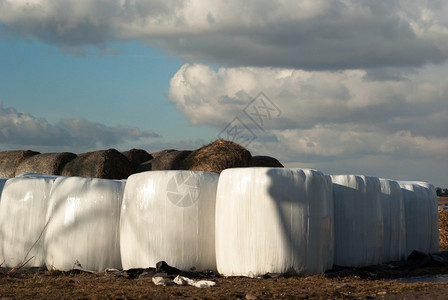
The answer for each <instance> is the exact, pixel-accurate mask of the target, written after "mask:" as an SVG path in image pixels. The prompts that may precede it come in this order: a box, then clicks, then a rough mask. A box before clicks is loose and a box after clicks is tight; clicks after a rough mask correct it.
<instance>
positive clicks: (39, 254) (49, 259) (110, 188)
mask: <svg viewBox="0 0 448 300" xmlns="http://www.w3.org/2000/svg"><path fill="white" fill-rule="evenodd" d="M124 186H125V183H124V182H122V181H113V180H104V179H94V178H81V177H56V176H42V175H38V176H36V175H33V174H24V175H22V176H20V177H17V178H12V179H9V180H7V182H6V184H5V187H4V189H3V193H2V196H1V201H0V239H1V241H2V242H1V244H0V261H3V266H6V267H16V266H18V265H26V266H28V267H41V266H44V265H45V264H46V265H47V267H48V268H55V269H59V270H70V269H73V268H74V267H76V266H78V267H79V265H81V266H82V267H83V268H86V269H89V270H94V271H102V270H104V269H105V268H107V267H113V268H120V267H121V258H120V251H119V220H120V209H121V201H122V196H123V191H124Z"/></svg>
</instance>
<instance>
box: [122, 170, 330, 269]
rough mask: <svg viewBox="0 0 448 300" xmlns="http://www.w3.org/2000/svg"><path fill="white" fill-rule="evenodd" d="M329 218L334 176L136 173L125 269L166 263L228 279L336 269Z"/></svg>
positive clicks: (126, 219) (129, 186) (125, 216)
mask: <svg viewBox="0 0 448 300" xmlns="http://www.w3.org/2000/svg"><path fill="white" fill-rule="evenodd" d="M215 202H216V209H215ZM332 212H333V209H332V193H331V180H330V177H329V176H326V175H324V174H322V173H320V172H318V171H313V170H299V169H296V170H293V169H279V168H276V169H273V168H241V169H240V168H238V169H228V170H224V171H223V172H222V173H221V175H220V177H219V184H218V175H217V174H213V173H206V172H192V171H182V172H179V171H158V172H146V173H141V174H135V175H132V176H131V177H129V179H128V181H127V183H126V189H125V194H124V200H123V205H122V212H121V230H120V238H121V240H120V243H121V257H122V264H123V268H125V269H127V268H135V267H147V266H151V267H154V266H155V265H156V263H157V262H158V261H161V260H165V261H167V262H168V263H169V264H170V265H173V266H175V267H176V268H179V269H182V270H191V269H196V270H214V271H215V270H218V271H219V273H221V274H223V275H226V276H227V275H229V276H234V275H244V276H252V277H253V276H259V275H263V274H265V273H267V272H269V273H294V274H316V273H322V272H324V271H325V270H327V269H330V268H331V267H332V265H333V236H332V233H333V228H332V217H333V216H332ZM147 228H151V230H145V229H147ZM215 239H216V241H215ZM215 245H216V248H215Z"/></svg>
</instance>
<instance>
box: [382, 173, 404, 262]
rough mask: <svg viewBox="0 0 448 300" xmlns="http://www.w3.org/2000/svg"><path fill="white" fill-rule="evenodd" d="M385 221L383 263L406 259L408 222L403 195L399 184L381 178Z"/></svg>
mask: <svg viewBox="0 0 448 300" xmlns="http://www.w3.org/2000/svg"><path fill="white" fill-rule="evenodd" d="M380 184H381V206H382V210H383V219H384V252H383V253H384V254H383V255H384V256H383V262H389V261H398V260H403V259H405V258H406V254H407V253H406V220H405V209H404V200H403V194H402V192H401V188H400V185H399V184H398V182H396V181H394V180H390V179H383V178H380Z"/></svg>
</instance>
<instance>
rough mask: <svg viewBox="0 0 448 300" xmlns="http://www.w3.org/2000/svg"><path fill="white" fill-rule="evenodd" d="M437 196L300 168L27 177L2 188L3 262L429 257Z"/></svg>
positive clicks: (239, 264) (233, 267)
mask: <svg viewBox="0 0 448 300" xmlns="http://www.w3.org/2000/svg"><path fill="white" fill-rule="evenodd" d="M406 191H409V192H406ZM123 193H124V196H123ZM435 199H436V198H435V193H434V188H433V187H432V186H431V185H428V184H424V183H415V182H401V183H397V182H395V181H392V180H387V179H378V178H374V177H368V176H356V175H337V176H332V178H330V177H329V176H327V175H324V174H322V173H321V172H318V171H315V170H305V169H281V168H237V169H228V170H225V171H224V172H222V174H221V175H220V176H219V175H217V174H214V173H207V172H198V171H152V172H144V173H140V174H135V175H132V176H131V177H129V179H128V181H127V183H126V185H125V183H124V182H123V181H114V180H102V179H92V178H80V177H54V176H53V177H52V176H35V175H32V174H25V175H23V176H22V177H20V178H14V179H10V180H8V181H7V182H6V185H5V188H4V189H3V194H2V197H1V201H0V238H1V239H2V245H1V247H0V248H1V249H0V260H2V261H3V260H4V261H5V265H6V266H16V265H18V264H19V263H21V262H23V261H25V260H26V259H28V258H30V257H34V258H33V259H32V260H31V261H30V262H29V265H33V266H41V265H42V264H43V263H44V262H45V263H46V264H47V266H48V267H52V268H57V269H61V270H67V269H71V268H73V267H74V264H75V262H77V263H79V264H80V265H81V266H82V267H83V268H86V269H90V270H96V271H101V270H103V269H104V268H106V267H115V268H119V267H121V266H123V268H125V269H128V268H133V267H154V266H155V264H156V263H157V262H158V261H160V260H165V261H167V262H168V263H169V264H171V265H173V266H175V267H177V268H179V269H183V270H190V269H196V270H205V269H210V270H218V271H219V272H220V273H221V274H224V275H229V276H231V275H244V276H260V275H263V274H265V273H268V272H269V273H293V274H316V273H321V272H323V271H325V270H327V269H330V268H331V267H332V266H333V263H335V264H337V265H342V266H366V265H372V264H378V263H382V262H386V261H390V260H399V259H403V258H404V257H406V256H407V255H408V254H409V253H410V251H412V250H414V249H415V250H420V251H423V252H426V253H429V252H433V251H437V247H438V239H437V233H438V232H437V226H438V224H437V202H436V200H435ZM333 201H334V203H333ZM215 206H216V207H215ZM120 217H121V221H120ZM44 229H45V230H44ZM333 232H334V233H333ZM41 234H43V236H42V238H40V239H38V237H39V236H40V235H41ZM30 249H31V251H29V250H30ZM28 251H29V253H28Z"/></svg>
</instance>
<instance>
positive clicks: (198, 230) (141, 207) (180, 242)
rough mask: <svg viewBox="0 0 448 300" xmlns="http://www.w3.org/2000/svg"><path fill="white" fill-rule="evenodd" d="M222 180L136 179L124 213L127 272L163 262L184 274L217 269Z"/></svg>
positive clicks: (159, 175) (178, 174)
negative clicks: (217, 214) (217, 207)
mask: <svg viewBox="0 0 448 300" xmlns="http://www.w3.org/2000/svg"><path fill="white" fill-rule="evenodd" d="M218 179H219V175H218V174H214V173H208V172H199V171H174V170H172V171H151V172H143V173H138V174H134V175H131V176H130V177H129V178H128V181H127V183H126V189H125V193H124V199H123V205H122V210H121V224H120V239H121V241H120V243H121V258H122V263H123V268H124V269H128V268H138V267H155V266H156V264H157V262H159V261H162V260H164V261H166V262H167V263H168V264H169V265H171V266H174V267H176V268H179V269H181V270H190V269H192V268H195V269H196V270H216V258H215V238H214V234H215V201H216V188H217V185H218Z"/></svg>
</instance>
